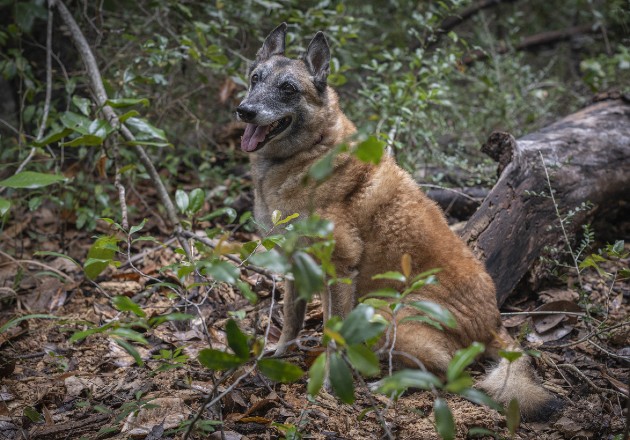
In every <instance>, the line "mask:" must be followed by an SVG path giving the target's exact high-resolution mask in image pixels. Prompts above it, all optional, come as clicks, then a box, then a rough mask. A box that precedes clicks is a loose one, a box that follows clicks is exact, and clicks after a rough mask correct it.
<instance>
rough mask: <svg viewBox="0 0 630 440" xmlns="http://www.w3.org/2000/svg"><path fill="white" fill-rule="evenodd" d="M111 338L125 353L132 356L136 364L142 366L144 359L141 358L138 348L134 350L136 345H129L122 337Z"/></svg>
mask: <svg viewBox="0 0 630 440" xmlns="http://www.w3.org/2000/svg"><path fill="white" fill-rule="evenodd" d="M112 339H113V340H114V342H115V343H116V344H118V345H120V346H121V347H122V348H123V349H124V350H125V351H126V352H127V353H129V354H130V355H131V357H133V359H134V360H135V361H136V364H138V366H140V367H142V366H144V361H143V360H142V357H141V356H140V353H138V350H136V347H134V346H133V345H131V343H130V342H127V341H125V340H124V339H121V338H112Z"/></svg>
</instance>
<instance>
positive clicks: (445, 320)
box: [406, 301, 457, 328]
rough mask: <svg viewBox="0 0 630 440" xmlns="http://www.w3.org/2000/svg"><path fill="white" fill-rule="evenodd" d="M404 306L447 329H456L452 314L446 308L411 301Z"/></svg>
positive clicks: (426, 302)
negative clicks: (415, 310) (421, 313)
mask: <svg viewBox="0 0 630 440" xmlns="http://www.w3.org/2000/svg"><path fill="white" fill-rule="evenodd" d="M406 305H408V306H411V307H413V308H415V309H417V310H420V311H421V312H423V313H425V314H426V315H427V316H428V317H430V318H431V319H435V320H436V321H438V322H441V323H442V324H444V325H445V326H447V327H450V328H456V327H457V321H456V320H455V317H454V316H453V314H452V313H451V312H450V311H449V310H448V309H447V308H445V307H442V306H441V305H439V304H436V303H434V302H432V301H413V302H410V303H408V304H406Z"/></svg>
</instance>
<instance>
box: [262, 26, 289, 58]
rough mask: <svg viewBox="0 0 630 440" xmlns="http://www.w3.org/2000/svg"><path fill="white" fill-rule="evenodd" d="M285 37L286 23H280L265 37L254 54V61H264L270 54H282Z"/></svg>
mask: <svg viewBox="0 0 630 440" xmlns="http://www.w3.org/2000/svg"><path fill="white" fill-rule="evenodd" d="M286 37H287V24H286V23H282V24H280V26H278V27H277V28H275V29H274V30H272V31H271V33H270V34H269V35H268V36H267V38H266V39H265V42H264V43H263V45H262V47H261V48H260V49H259V50H258V53H257V54H256V63H261V62H263V61H266V60H268V59H269V58H271V56H272V55H284V45H285V39H286Z"/></svg>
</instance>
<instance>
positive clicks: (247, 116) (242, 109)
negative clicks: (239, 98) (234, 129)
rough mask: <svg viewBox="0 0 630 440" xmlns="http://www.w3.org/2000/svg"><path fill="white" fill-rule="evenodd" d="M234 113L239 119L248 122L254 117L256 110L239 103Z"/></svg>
mask: <svg viewBox="0 0 630 440" xmlns="http://www.w3.org/2000/svg"><path fill="white" fill-rule="evenodd" d="M236 114H237V115H238V117H239V119H240V120H241V121H243V122H250V121H252V120H253V119H254V118H255V117H256V110H253V109H252V108H251V107H247V106H245V105H242V104H241V105H239V106H238V107H236Z"/></svg>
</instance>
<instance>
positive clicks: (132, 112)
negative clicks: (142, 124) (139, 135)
mask: <svg viewBox="0 0 630 440" xmlns="http://www.w3.org/2000/svg"><path fill="white" fill-rule="evenodd" d="M139 114H140V113H139V112H138V110H129V111H128V112H127V113H125V114H123V115H120V116H119V117H118V120H119V121H120V123H121V124H124V123H125V121H126V120H127V119H129V118H133V117H136V116H138V115H139Z"/></svg>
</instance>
